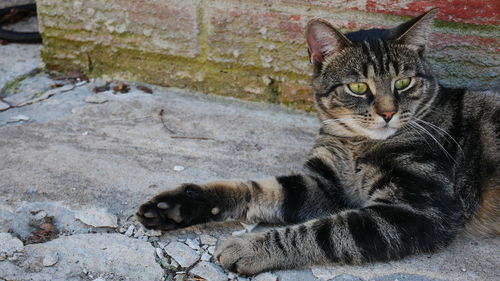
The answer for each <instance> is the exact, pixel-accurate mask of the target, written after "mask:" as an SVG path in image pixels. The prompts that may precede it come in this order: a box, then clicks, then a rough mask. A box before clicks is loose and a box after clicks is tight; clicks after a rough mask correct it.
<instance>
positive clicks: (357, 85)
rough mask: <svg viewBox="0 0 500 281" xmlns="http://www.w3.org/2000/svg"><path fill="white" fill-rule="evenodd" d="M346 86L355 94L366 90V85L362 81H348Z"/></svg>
mask: <svg viewBox="0 0 500 281" xmlns="http://www.w3.org/2000/svg"><path fill="white" fill-rule="evenodd" d="M347 86H348V87H349V90H351V92H353V93H355V94H363V93H364V92H366V90H368V85H366V83H362V82H354V83H349V84H347Z"/></svg>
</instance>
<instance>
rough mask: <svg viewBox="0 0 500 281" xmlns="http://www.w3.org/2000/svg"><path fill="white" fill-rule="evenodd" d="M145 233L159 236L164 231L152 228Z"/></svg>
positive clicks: (150, 235)
mask: <svg viewBox="0 0 500 281" xmlns="http://www.w3.org/2000/svg"><path fill="white" fill-rule="evenodd" d="M145 234H146V236H149V237H158V236H161V235H162V232H161V230H157V229H150V230H148V231H146V233H145Z"/></svg>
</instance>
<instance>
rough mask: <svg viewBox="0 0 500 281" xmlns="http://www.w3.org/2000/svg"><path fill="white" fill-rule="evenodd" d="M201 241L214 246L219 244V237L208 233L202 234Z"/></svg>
mask: <svg viewBox="0 0 500 281" xmlns="http://www.w3.org/2000/svg"><path fill="white" fill-rule="evenodd" d="M200 241H201V244H203V245H210V246H212V245H215V244H217V238H215V237H213V236H210V235H207V234H202V235H200Z"/></svg>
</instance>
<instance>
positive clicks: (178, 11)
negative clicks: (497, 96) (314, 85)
mask: <svg viewBox="0 0 500 281" xmlns="http://www.w3.org/2000/svg"><path fill="white" fill-rule="evenodd" d="M435 6H438V7H441V8H442V9H441V12H440V14H439V16H438V21H436V23H435V27H436V28H435V32H434V34H433V36H432V39H433V40H432V46H431V48H432V51H431V52H429V54H428V56H429V58H430V59H431V60H432V61H434V62H435V63H436V68H437V70H438V73H439V75H440V77H441V80H442V82H443V83H444V84H446V85H459V86H468V87H471V88H475V89H483V88H496V89H498V88H500V85H499V82H498V78H497V75H498V73H500V59H499V49H500V39H499V38H500V36H499V35H500V28H499V14H498V11H500V2H499V1H498V0H447V1H435V0H416V1H411V0H387V1H372V0H346V1H333V0H308V1H300V0H85V1H83V0H38V8H39V14H40V23H41V26H42V34H43V39H44V47H43V50H42V56H43V59H44V61H45V63H46V65H47V67H48V68H49V69H55V70H60V71H68V70H81V71H84V72H86V73H89V74H90V76H104V77H110V78H115V79H128V80H138V81H144V82H149V83H154V84H160V85H169V86H175V87H188V88H192V89H196V90H199V91H203V92H212V93H216V94H221V95H230V96H235V97H242V98H246V99H251V100H264V101H269V102H280V103H283V104H288V105H293V106H295V107H299V108H306V109H308V108H310V107H311V93H310V88H309V82H310V77H309V74H310V72H311V68H310V65H309V63H308V59H307V51H306V46H305V42H304V39H303V27H304V26H305V24H306V23H307V21H308V20H310V19H311V18H315V17H320V18H324V19H327V20H329V21H330V22H332V23H333V24H334V25H336V26H337V27H340V28H341V29H342V30H343V31H350V30H356V29H360V28H370V27H390V26H394V25H397V24H398V23H400V22H401V21H404V20H406V19H408V17H407V16H414V15H417V14H419V13H420V12H422V11H425V10H428V9H429V8H431V7H435Z"/></svg>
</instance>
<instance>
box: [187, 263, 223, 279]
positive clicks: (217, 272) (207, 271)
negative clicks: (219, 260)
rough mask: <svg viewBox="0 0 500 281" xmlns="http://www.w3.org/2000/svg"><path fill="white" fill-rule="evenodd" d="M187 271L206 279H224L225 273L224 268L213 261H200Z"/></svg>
mask: <svg viewBox="0 0 500 281" xmlns="http://www.w3.org/2000/svg"><path fill="white" fill-rule="evenodd" d="M189 273H191V274H193V275H196V276H199V277H201V278H203V279H205V280H207V281H226V280H227V275H226V274H225V273H224V270H223V269H222V268H221V267H220V266H218V265H215V264H213V263H209V262H205V261H201V262H200V263H198V264H197V265H196V266H195V267H193V269H191V270H190V271H189Z"/></svg>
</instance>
